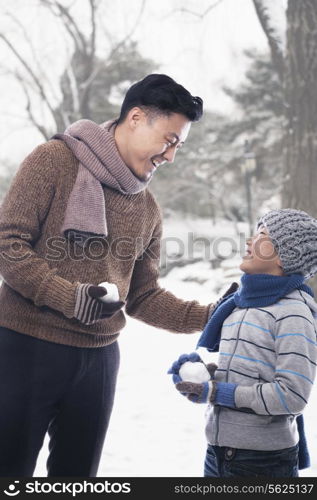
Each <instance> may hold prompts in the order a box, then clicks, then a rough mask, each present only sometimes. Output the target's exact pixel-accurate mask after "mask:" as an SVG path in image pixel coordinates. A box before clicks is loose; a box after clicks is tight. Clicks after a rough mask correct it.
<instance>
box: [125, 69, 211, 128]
mask: <svg viewBox="0 0 317 500" xmlns="http://www.w3.org/2000/svg"><path fill="white" fill-rule="evenodd" d="M135 106H138V107H140V108H147V109H146V110H148V111H149V112H153V113H154V114H158V115H167V116H168V115H170V114H171V113H179V114H182V115H184V116H186V118H188V120H190V121H191V122H196V121H198V120H199V119H200V118H201V116H202V114H203V100H202V99H201V98H200V97H197V96H196V97H194V96H192V95H191V94H190V93H189V92H188V90H186V89H185V88H184V87H182V85H179V84H178V83H176V82H175V80H173V78H170V77H169V76H167V75H160V74H155V73H154V74H152V75H148V76H146V77H145V78H143V80H140V81H139V82H136V83H134V84H133V85H132V86H131V87H130V88H129V90H128V91H127V93H126V95H125V98H124V100H123V103H122V106H121V111H120V116H119V118H118V120H117V123H118V124H119V123H122V122H123V121H124V119H125V118H126V116H127V114H128V112H129V111H130V109H132V108H134V107H135Z"/></svg>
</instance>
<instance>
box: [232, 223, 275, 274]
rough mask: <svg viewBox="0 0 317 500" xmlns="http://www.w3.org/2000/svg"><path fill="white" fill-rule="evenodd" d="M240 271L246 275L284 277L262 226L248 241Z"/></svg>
mask: <svg viewBox="0 0 317 500" xmlns="http://www.w3.org/2000/svg"><path fill="white" fill-rule="evenodd" d="M240 269H241V271H243V272H244V273H246V274H273V275H274V276H283V275H284V272H283V269H282V263H281V260H280V258H279V256H278V254H277V252H276V250H275V248H274V245H273V243H272V241H271V238H270V237H269V234H268V232H267V230H266V228H265V227H264V226H263V225H262V226H260V227H259V228H258V230H257V232H256V234H255V235H254V236H253V237H252V238H249V239H248V241H247V253H246V255H244V257H243V260H242V263H241V264H240Z"/></svg>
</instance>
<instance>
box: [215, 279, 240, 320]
mask: <svg viewBox="0 0 317 500" xmlns="http://www.w3.org/2000/svg"><path fill="white" fill-rule="evenodd" d="M238 288H239V285H238V283H236V282H235V281H234V282H233V283H231V285H230V287H229V288H228V290H226V291H225V293H224V294H223V295H222V296H221V297H220V298H219V299H218V300H217V302H215V303H214V304H210V307H209V318H210V316H211V315H212V313H213V312H214V310H215V309H216V307H218V306H219V304H220V303H221V302H222V301H223V299H225V298H226V297H227V296H228V295H230V294H231V293H235V292H236V291H237V290H238Z"/></svg>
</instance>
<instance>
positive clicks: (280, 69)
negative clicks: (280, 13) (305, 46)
mask: <svg viewBox="0 0 317 500" xmlns="http://www.w3.org/2000/svg"><path fill="white" fill-rule="evenodd" d="M275 1H276V0H275ZM253 4H254V8H255V11H256V14H257V16H258V19H259V21H260V24H261V26H262V29H263V31H264V33H265V35H266V37H267V40H268V43H269V46H270V50H271V57H272V63H273V67H274V68H275V71H276V72H277V75H278V77H279V80H280V82H281V83H283V81H284V71H285V62H284V54H283V50H282V49H281V40H279V38H278V37H277V34H276V32H275V31H274V29H273V28H272V26H271V24H270V13H269V10H268V7H267V5H266V4H265V3H264V2H263V0H253Z"/></svg>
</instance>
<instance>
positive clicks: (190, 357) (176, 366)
mask: <svg viewBox="0 0 317 500" xmlns="http://www.w3.org/2000/svg"><path fill="white" fill-rule="evenodd" d="M187 361H191V362H192V363H196V362H197V363H202V362H203V361H202V359H201V357H200V356H199V354H197V352H191V353H190V354H181V355H180V356H179V358H178V359H177V360H176V361H174V363H173V364H172V366H171V367H170V369H169V370H168V372H167V373H170V374H171V375H173V382H174V384H177V382H182V378H181V377H180V375H179V370H180V367H181V366H182V365H183V364H184V363H187Z"/></svg>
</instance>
